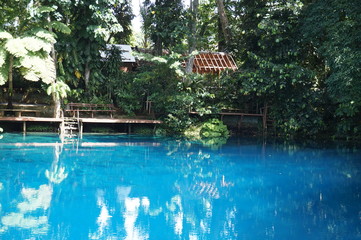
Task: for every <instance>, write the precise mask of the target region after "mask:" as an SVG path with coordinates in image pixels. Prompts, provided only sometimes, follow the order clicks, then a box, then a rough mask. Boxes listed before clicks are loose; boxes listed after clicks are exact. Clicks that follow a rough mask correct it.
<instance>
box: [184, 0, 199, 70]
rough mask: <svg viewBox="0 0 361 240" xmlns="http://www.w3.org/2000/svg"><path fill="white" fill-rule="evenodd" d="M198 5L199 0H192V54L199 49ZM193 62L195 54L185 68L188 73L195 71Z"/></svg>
mask: <svg viewBox="0 0 361 240" xmlns="http://www.w3.org/2000/svg"><path fill="white" fill-rule="evenodd" d="M198 6H199V0H193V1H192V0H191V2H190V10H191V14H192V19H191V23H190V35H189V50H188V51H189V53H190V54H191V53H192V52H193V51H195V50H196V49H197V22H198V21H197V19H198ZM193 62H194V56H191V57H190V58H189V59H188V62H187V66H186V69H185V71H186V73H191V72H192V71H193Z"/></svg>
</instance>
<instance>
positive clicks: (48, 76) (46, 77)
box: [20, 55, 56, 84]
mask: <svg viewBox="0 0 361 240" xmlns="http://www.w3.org/2000/svg"><path fill="white" fill-rule="evenodd" d="M20 65H21V68H20V71H21V73H22V74H23V76H24V78H25V79H26V80H29V81H39V80H40V79H41V80H42V81H43V82H44V83H46V84H50V83H52V82H54V81H55V78H56V71H55V66H54V62H53V59H52V58H51V57H50V56H47V57H46V58H42V57H40V56H37V55H32V56H31V55H30V56H25V57H23V58H21V59H20Z"/></svg>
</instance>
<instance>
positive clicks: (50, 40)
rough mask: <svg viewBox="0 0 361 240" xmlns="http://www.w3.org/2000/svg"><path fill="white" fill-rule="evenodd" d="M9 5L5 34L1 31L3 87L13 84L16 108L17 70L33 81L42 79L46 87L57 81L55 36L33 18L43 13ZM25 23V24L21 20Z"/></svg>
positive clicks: (1, 81) (10, 106) (13, 4)
mask: <svg viewBox="0 0 361 240" xmlns="http://www.w3.org/2000/svg"><path fill="white" fill-rule="evenodd" d="M25 3H26V2H25V1H21V4H19V3H15V2H13V1H8V2H7V3H6V5H5V6H3V7H4V9H3V10H4V11H3V13H4V12H5V14H3V15H1V17H2V18H3V20H4V21H6V22H4V25H3V26H2V27H3V29H4V30H2V31H0V85H2V84H4V83H5V82H8V83H9V90H8V107H9V108H12V96H13V68H14V67H15V68H16V69H18V70H19V71H20V73H21V75H22V76H23V77H24V78H25V79H27V80H30V81H38V80H39V79H42V80H43V82H45V83H46V84H51V83H52V82H54V81H55V78H56V72H55V67H54V63H53V59H52V58H51V56H50V52H51V49H52V44H54V43H55V37H54V35H53V34H52V33H51V32H49V31H47V30H45V29H43V28H39V27H41V26H39V25H38V22H37V21H36V19H35V18H34V17H33V16H34V15H35V14H41V9H40V8H36V7H34V6H33V5H31V4H30V3H29V4H27V5H26V4H25ZM19 16H21V19H24V20H20V17H19Z"/></svg>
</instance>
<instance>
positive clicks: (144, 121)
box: [0, 117, 163, 133]
mask: <svg viewBox="0 0 361 240" xmlns="http://www.w3.org/2000/svg"><path fill="white" fill-rule="evenodd" d="M0 122H22V123H23V133H26V123H27V122H48V123H61V122H63V119H62V118H46V117H0ZM79 122H80V123H81V124H82V125H83V124H86V123H99V124H102V123H113V124H127V125H128V129H129V132H130V127H131V124H162V123H163V122H162V121H160V120H150V119H131V118H79ZM0 126H1V124H0Z"/></svg>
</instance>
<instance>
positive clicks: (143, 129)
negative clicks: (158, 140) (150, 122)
mask: <svg viewBox="0 0 361 240" xmlns="http://www.w3.org/2000/svg"><path fill="white" fill-rule="evenodd" d="M133 133H135V134H139V135H153V134H154V128H152V127H148V126H136V127H135V128H134V130H133Z"/></svg>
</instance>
